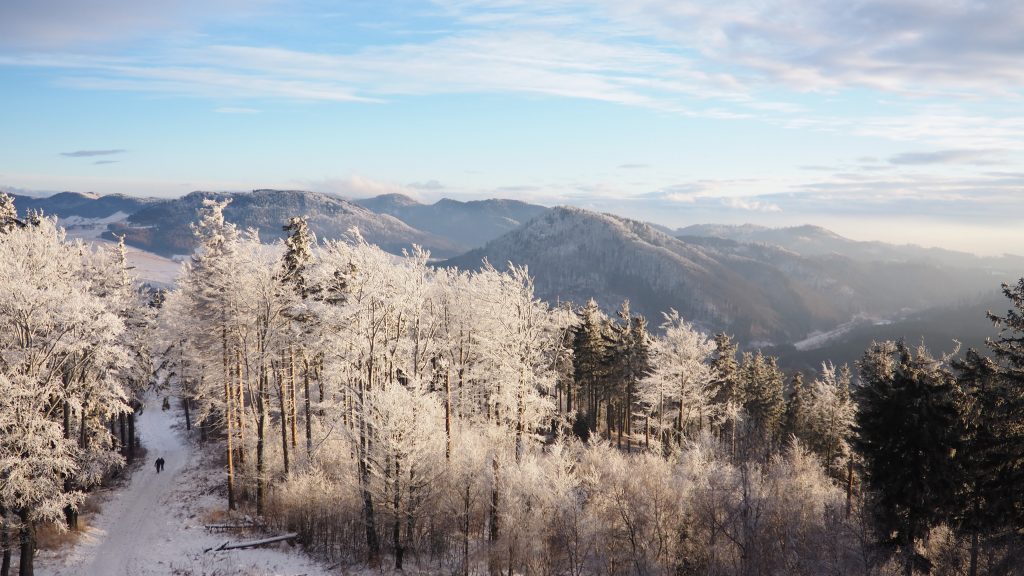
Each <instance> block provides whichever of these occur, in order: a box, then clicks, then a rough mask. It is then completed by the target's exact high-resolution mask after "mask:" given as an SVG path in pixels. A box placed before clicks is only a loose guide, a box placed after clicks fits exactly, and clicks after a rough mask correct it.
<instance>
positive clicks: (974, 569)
mask: <svg viewBox="0 0 1024 576" xmlns="http://www.w3.org/2000/svg"><path fill="white" fill-rule="evenodd" d="M980 516H981V503H980V502H979V501H978V496H977V494H975V496H974V526H973V527H972V529H971V563H970V565H969V566H968V568H967V576H978V548H979V544H980V543H979V538H978V532H979V527H978V519H979V518H980Z"/></svg>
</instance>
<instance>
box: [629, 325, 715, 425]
mask: <svg viewBox="0 0 1024 576" xmlns="http://www.w3.org/2000/svg"><path fill="white" fill-rule="evenodd" d="M661 328H662V330H664V335H663V336H661V337H659V338H656V339H655V340H654V342H653V344H652V346H651V349H652V357H651V366H652V370H651V372H650V374H648V376H647V377H646V378H644V380H643V382H642V383H641V390H642V393H641V396H642V398H643V400H644V402H645V403H646V404H647V405H648V406H649V407H650V410H651V412H652V413H653V414H654V420H655V422H656V429H657V430H658V431H659V435H660V438H661V441H662V442H664V443H666V444H667V443H669V442H670V441H673V442H675V443H676V444H682V443H683V441H684V439H685V438H686V437H687V434H688V433H689V434H694V433H699V432H700V431H702V430H703V429H704V427H705V426H706V425H707V423H708V422H709V421H711V420H712V418H713V416H712V404H711V398H712V393H713V389H712V386H713V376H714V374H713V371H712V367H711V364H710V361H711V359H712V354H713V353H714V350H715V345H714V343H713V342H711V341H710V340H708V338H707V336H705V335H704V334H701V333H700V332H698V331H697V330H696V329H694V328H693V326H691V325H690V324H689V323H687V322H686V321H684V320H683V319H682V318H681V317H680V316H679V313H678V312H676V311H675V310H672V311H671V312H669V313H667V314H665V321H664V322H663V323H662V325H661Z"/></svg>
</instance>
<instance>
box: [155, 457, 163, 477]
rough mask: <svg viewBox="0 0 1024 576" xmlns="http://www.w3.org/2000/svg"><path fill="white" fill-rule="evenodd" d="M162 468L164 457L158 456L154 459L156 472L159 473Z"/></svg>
mask: <svg viewBox="0 0 1024 576" xmlns="http://www.w3.org/2000/svg"><path fill="white" fill-rule="evenodd" d="M163 469H164V459H163V457H162V456H161V457H160V458H157V459H156V473H157V474H159V473H160V471H161V470H163Z"/></svg>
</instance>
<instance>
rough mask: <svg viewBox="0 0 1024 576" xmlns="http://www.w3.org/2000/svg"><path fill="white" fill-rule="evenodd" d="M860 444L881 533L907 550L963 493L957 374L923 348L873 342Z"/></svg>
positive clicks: (865, 363) (864, 374)
mask: <svg viewBox="0 0 1024 576" xmlns="http://www.w3.org/2000/svg"><path fill="white" fill-rule="evenodd" d="M860 377H861V386H860V388H858V390H857V394H856V400H857V403H858V412H857V424H856V432H857V436H856V438H855V440H854V442H855V447H856V449H857V450H858V452H859V453H860V454H861V456H862V457H863V459H864V465H865V468H866V473H867V475H866V481H867V485H868V487H870V488H871V490H872V491H873V493H874V497H875V511H876V516H877V520H878V523H879V525H880V528H881V533H882V534H893V535H894V536H893V538H892V540H891V541H890V542H889V543H890V544H894V545H898V546H902V547H903V550H904V573H905V574H906V575H907V576H911V575H912V573H913V570H914V566H915V563H916V562H917V561H918V558H917V557H916V554H915V552H914V542H915V540H917V539H918V538H921V537H923V536H924V535H925V533H926V532H927V530H928V529H929V528H930V527H932V526H933V525H935V524H936V523H937V522H939V521H941V520H943V519H944V518H946V517H947V516H948V512H949V510H950V509H951V503H952V501H953V499H954V497H955V496H956V493H957V489H958V478H959V472H958V465H959V461H958V460H957V458H956V454H957V453H958V451H959V450H961V449H962V433H961V425H960V424H961V412H962V410H963V406H964V403H963V398H962V397H961V396H960V395H959V394H958V389H957V387H956V386H955V381H954V378H953V376H952V374H951V373H950V372H949V371H948V370H946V369H945V368H944V367H943V366H942V365H941V363H940V362H939V361H938V360H936V359H934V358H932V357H931V356H930V355H929V354H928V351H927V350H926V349H924V347H923V346H922V347H920V348H919V349H918V350H917V351H916V352H912V351H911V350H910V349H909V348H907V346H906V345H905V344H904V343H903V342H902V341H900V342H897V343H894V342H883V343H881V344H877V343H876V344H873V345H872V346H871V348H869V349H868V350H867V352H865V353H864V356H863V358H862V360H861V363H860Z"/></svg>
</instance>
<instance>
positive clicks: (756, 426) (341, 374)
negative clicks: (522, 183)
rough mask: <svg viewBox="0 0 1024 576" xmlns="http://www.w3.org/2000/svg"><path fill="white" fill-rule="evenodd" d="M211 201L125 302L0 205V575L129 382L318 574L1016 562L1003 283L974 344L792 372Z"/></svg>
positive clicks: (521, 286)
mask: <svg viewBox="0 0 1024 576" xmlns="http://www.w3.org/2000/svg"><path fill="white" fill-rule="evenodd" d="M225 205H226V203H225V202H217V201H209V202H207V203H206V205H205V207H204V210H203V215H202V218H201V220H200V221H199V222H197V223H196V224H195V226H194V232H195V235H196V239H197V242H198V245H199V248H198V250H197V252H196V253H195V255H194V256H193V257H192V259H191V260H190V261H189V262H188V263H187V264H186V265H185V266H184V268H183V271H182V274H181V277H180V278H179V282H178V286H177V288H176V289H175V290H173V291H170V292H167V293H156V294H152V295H150V294H147V293H143V292H139V291H136V290H135V289H134V288H133V283H132V280H131V278H130V276H129V270H128V267H127V264H126V262H125V260H124V253H123V250H112V251H105V250H99V249H95V248H90V247H87V246H84V245H82V244H80V243H72V242H68V241H66V240H65V239H64V237H63V234H62V232H61V231H60V230H59V229H58V228H57V227H56V226H55V225H54V224H53V222H52V221H50V220H48V219H45V218H38V217H30V218H24V219H18V218H17V217H16V212H15V211H14V209H13V206H12V205H11V203H10V201H9V199H6V198H5V197H3V196H0V285H2V286H3V287H4V290H3V291H0V323H2V328H0V387H2V389H3V390H4V391H5V393H3V394H0V513H2V519H3V532H2V536H3V549H4V568H3V572H2V573H0V576H6V574H7V571H8V570H9V567H10V550H11V548H12V546H13V543H15V542H18V543H19V544H20V548H21V555H22V556H23V557H24V556H26V555H28V557H31V551H32V548H33V543H32V535H33V529H34V527H35V526H38V525H39V524H40V523H45V522H61V523H65V524H67V525H69V526H71V527H73V525H74V510H75V509H76V506H77V504H78V503H80V502H81V500H82V497H83V493H84V491H85V490H88V489H89V487H90V486H92V485H94V484H95V483H96V482H99V481H101V480H102V479H103V477H104V476H105V475H106V474H109V473H111V472H112V471H113V470H116V469H118V468H119V467H121V466H123V465H124V458H125V457H126V456H127V455H128V453H129V450H131V449H132V441H130V440H128V439H129V438H132V437H133V434H132V433H131V432H130V431H128V432H126V431H125V430H126V427H127V426H129V425H130V414H131V411H132V410H133V408H137V407H138V404H137V402H138V400H139V399H140V398H141V395H142V392H143V390H144V389H145V388H146V387H147V386H148V385H149V384H150V383H151V381H152V382H153V383H154V384H155V385H156V386H157V388H158V389H159V390H161V393H162V394H165V395H173V396H174V397H175V398H177V399H178V401H180V406H181V409H182V412H183V415H184V418H185V420H186V425H187V427H188V428H189V429H194V430H196V432H195V433H194V435H195V437H196V438H197V439H198V440H199V441H200V442H202V443H204V444H205V445H206V446H207V447H209V448H210V449H216V450H219V451H220V453H221V455H222V459H223V460H222V462H223V465H224V467H225V471H226V475H225V478H226V484H225V497H226V502H225V505H226V507H227V508H229V509H232V510H246V511H251V512H252V513H255V514H259V515H261V516H262V517H263V518H264V519H265V520H266V522H267V523H268V524H270V525H273V526H279V527H281V528H286V529H288V530H292V531H296V532H298V533H299V534H300V535H301V539H302V541H303V543H304V545H305V546H306V548H307V549H308V550H309V551H310V552H311V553H313V554H317V555H320V556H323V557H325V558H329V559H331V561H332V562H334V563H339V562H340V563H342V564H346V565H347V564H356V565H358V564H369V565H389V566H394V567H395V568H403V567H405V568H413V567H414V568H415V569H416V570H419V571H429V572H436V573H439V574H465V575H469V574H485V573H489V574H508V575H509V576H512V575H513V574H536V575H562V574H565V575H573V576H580V575H585V574H587V575H589V574H607V575H619V574H622V575H626V574H635V575H648V574H650V575H654V574H678V575H686V574H701V575H732V574H735V575H762V574H763V575H767V574H806V575H817V574H835V575H841V574H842V575H845V574H862V575H874V574H908V575H910V574H913V573H921V574H924V573H931V574H949V575H952V574H967V575H970V576H974V575H976V574H992V575H995V574H1017V573H1020V572H1021V569H1020V568H1018V566H1020V565H1024V542H1022V540H1021V534H1020V529H1021V527H1022V521H1024V518H1022V516H1021V513H1022V512H1024V491H1022V490H1021V489H1020V487H1021V474H1022V473H1024V442H1022V440H1024V439H1022V438H1021V434H1022V432H1024V405H1022V404H1024V317H1022V314H1024V312H1022V310H1024V280H1022V281H1021V282H1020V283H1018V284H1016V285H1013V286H1007V287H1005V288H1004V290H1005V294H1006V296H1007V297H1008V298H1009V299H1010V306H1011V309H1010V310H1009V311H1008V312H1007V313H1006V314H1005V315H992V316H991V319H992V320H993V321H994V323H995V325H996V327H997V330H996V331H994V332H993V338H992V340H991V342H990V350H987V351H984V353H982V352H978V351H974V350H968V351H966V352H965V353H964V354H963V355H962V356H955V355H949V356H940V357H937V358H936V357H933V356H932V355H931V354H930V353H929V352H928V351H927V350H926V349H925V348H924V347H923V345H922V346H910V345H907V344H905V343H903V342H881V343H876V344H874V345H872V346H871V347H870V348H869V349H868V350H867V351H865V353H864V355H863V357H862V359H861V360H860V362H859V363H858V364H857V365H856V366H853V367H850V366H833V365H831V364H825V365H824V366H822V367H821V370H819V371H817V373H816V374H813V375H811V374H809V375H807V376H806V377H805V376H804V375H802V374H799V373H796V374H788V375H787V374H783V373H782V371H781V370H780V369H779V367H778V366H777V363H776V361H775V359H774V358H772V357H769V356H765V355H763V354H761V353H758V352H756V351H748V352H743V353H740V351H739V350H738V347H737V345H736V343H734V342H733V341H732V340H731V339H730V337H729V336H727V335H725V334H718V335H715V336H708V335H706V334H703V333H701V332H699V331H697V330H696V329H694V327H693V326H691V325H690V324H689V323H688V322H687V321H686V320H685V319H683V318H681V317H680V316H679V314H677V313H676V312H674V311H669V312H668V313H666V314H665V315H664V317H663V318H661V319H660V321H659V325H658V327H657V329H656V330H652V328H651V327H650V326H649V325H648V323H647V320H646V319H644V318H643V317H641V316H638V315H636V314H634V313H632V312H631V310H630V307H629V303H628V302H626V303H623V304H622V306H621V308H620V310H619V311H618V312H617V313H616V314H614V315H607V314H605V313H604V312H603V311H602V310H601V309H600V308H599V307H598V306H597V305H596V304H595V303H593V302H590V303H587V304H585V305H583V306H580V307H571V306H559V307H554V308H552V307H550V306H549V305H548V304H546V303H544V302H542V301H541V300H539V299H537V298H536V297H535V295H534V291H533V280H532V278H531V277H530V275H529V273H528V271H527V270H525V269H522V268H517V267H510V268H509V269H508V270H498V269H496V268H494V267H492V266H490V265H485V266H484V267H482V268H481V269H480V270H478V271H474V272H466V271H458V270H455V269H451V268H436V267H433V266H431V265H430V263H429V258H428V255H427V254H426V253H424V252H422V251H420V250H415V249H414V250H413V251H411V252H410V253H408V254H406V255H405V256H404V257H395V256H393V255H390V254H387V253H385V252H383V251H381V250H380V249H379V248H377V247H375V246H373V245H370V244H368V243H367V242H365V241H364V240H363V239H362V238H361V236H360V235H359V233H358V232H357V231H355V230H353V231H352V232H351V233H350V235H349V237H348V238H345V239H343V240H332V241H326V242H317V241H316V239H315V238H314V237H313V236H312V234H311V233H310V231H309V229H308V227H307V225H306V223H305V221H304V220H303V219H301V218H293V219H291V220H290V221H289V223H288V225H287V226H286V229H285V232H286V234H287V237H286V239H285V240H284V241H283V242H279V243H278V244H276V245H275V246H274V247H273V248H268V247H267V246H266V245H264V244H261V242H260V240H259V238H258V236H257V235H256V234H255V233H254V232H243V231H239V230H237V229H236V228H235V226H233V225H232V224H231V223H229V222H226V221H225V219H224V208H225ZM157 311H158V313H157ZM652 333H653V334H652ZM151 350H152V357H153V359H152V360H151V359H150V356H151V353H150V351H151ZM8 390H9V391H10V392H7V391H8ZM25 565H26V563H25V562H24V561H23V562H21V566H22V574H29V573H31V569H30V568H29V571H28V572H26V571H25ZM28 566H29V567H31V562H29V563H28Z"/></svg>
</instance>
